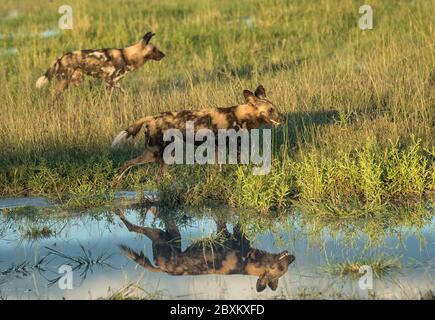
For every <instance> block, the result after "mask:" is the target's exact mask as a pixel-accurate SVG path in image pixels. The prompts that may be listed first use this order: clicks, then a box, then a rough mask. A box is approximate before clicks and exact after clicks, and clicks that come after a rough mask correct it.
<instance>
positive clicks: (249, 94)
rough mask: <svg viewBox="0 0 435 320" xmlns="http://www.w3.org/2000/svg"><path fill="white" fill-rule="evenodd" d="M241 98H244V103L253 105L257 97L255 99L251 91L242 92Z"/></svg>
mask: <svg viewBox="0 0 435 320" xmlns="http://www.w3.org/2000/svg"><path fill="white" fill-rule="evenodd" d="M243 96H244V97H245V101H246V103H248V104H252V105H255V102H256V101H257V97H255V95H254V94H253V93H252V92H251V91H249V90H243Z"/></svg>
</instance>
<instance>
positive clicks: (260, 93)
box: [254, 84, 266, 99]
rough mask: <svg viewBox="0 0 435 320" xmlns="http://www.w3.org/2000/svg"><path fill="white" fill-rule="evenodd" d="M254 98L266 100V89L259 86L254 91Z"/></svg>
mask: <svg viewBox="0 0 435 320" xmlns="http://www.w3.org/2000/svg"><path fill="white" fill-rule="evenodd" d="M254 94H255V96H256V97H257V98H260V99H263V98H266V89H264V87H263V86H262V85H261V84H260V85H259V86H258V87H257V89H255V93H254Z"/></svg>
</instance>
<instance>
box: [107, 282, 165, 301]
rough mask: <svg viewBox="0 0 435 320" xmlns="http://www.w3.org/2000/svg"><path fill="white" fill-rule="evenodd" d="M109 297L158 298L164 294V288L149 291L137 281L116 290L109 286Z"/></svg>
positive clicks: (120, 298) (118, 298) (124, 298)
mask: <svg viewBox="0 0 435 320" xmlns="http://www.w3.org/2000/svg"><path fill="white" fill-rule="evenodd" d="M108 291H109V293H108V297H106V298H103V299H105V300H158V299H162V298H163V296H164V290H155V291H154V292H151V291H148V290H146V289H144V288H142V287H141V286H139V285H138V284H136V283H130V284H127V285H125V286H124V287H122V288H120V289H117V290H114V289H112V288H109V290H108Z"/></svg>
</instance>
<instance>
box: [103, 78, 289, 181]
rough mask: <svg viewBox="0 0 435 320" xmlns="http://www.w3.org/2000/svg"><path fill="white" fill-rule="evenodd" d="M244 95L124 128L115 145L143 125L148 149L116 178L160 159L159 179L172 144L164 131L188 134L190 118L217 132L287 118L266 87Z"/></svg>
mask: <svg viewBox="0 0 435 320" xmlns="http://www.w3.org/2000/svg"><path fill="white" fill-rule="evenodd" d="M243 95H244V97H245V100H246V103H245V104H241V105H238V106H233V107H227V108H210V109H202V110H196V111H190V110H184V111H179V112H163V113H160V114H157V115H154V116H146V117H143V118H141V119H139V120H137V121H136V122H134V123H133V124H132V125H130V126H129V127H128V128H127V129H125V130H122V131H121V132H120V133H119V134H118V135H117V136H116V137H115V139H114V140H113V142H112V148H117V147H119V146H120V145H122V144H124V143H125V142H126V141H127V140H130V139H131V138H134V137H135V136H136V135H137V134H138V132H139V131H140V129H141V128H142V127H143V126H144V127H145V138H146V143H145V151H144V152H143V154H142V155H141V156H139V157H137V158H134V159H131V160H128V161H126V162H125V163H124V164H123V166H122V167H121V168H120V170H119V172H118V175H117V176H116V177H115V181H119V180H120V179H121V178H122V176H123V175H124V173H125V172H127V171H128V170H129V169H130V168H131V167H133V166H136V165H140V164H145V163H150V162H158V163H160V166H161V167H160V174H159V175H158V176H157V179H158V181H159V180H160V176H161V174H162V173H163V170H164V169H165V168H166V164H165V163H164V161H163V151H164V149H165V147H166V146H167V145H168V144H169V142H166V141H164V140H163V134H164V132H165V130H168V129H179V130H181V131H182V132H183V131H184V132H183V135H184V138H185V130H186V122H187V121H191V122H193V124H194V130H195V132H196V131H198V130H200V129H204V128H207V129H211V130H213V132H215V133H216V132H217V130H218V129H235V130H237V129H240V128H244V129H248V130H250V129H254V128H259V127H260V126H262V125H265V124H273V125H279V124H281V123H282V122H283V120H284V116H283V115H282V114H281V113H280V112H279V111H278V110H277V109H276V108H275V106H274V105H273V103H272V102H271V101H270V100H269V99H268V98H267V96H266V91H265V89H264V87H263V86H262V85H259V86H258V87H257V89H256V90H255V92H254V93H252V92H251V91H249V90H244V91H243Z"/></svg>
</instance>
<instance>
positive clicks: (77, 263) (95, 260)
mask: <svg viewBox="0 0 435 320" xmlns="http://www.w3.org/2000/svg"><path fill="white" fill-rule="evenodd" d="M80 248H81V250H82V254H81V255H77V256H72V255H67V254H66V253H62V252H60V251H58V250H56V249H53V248H49V247H46V249H47V250H48V251H49V253H48V254H47V255H46V257H48V256H50V255H54V256H55V257H59V258H62V259H64V260H66V262H65V263H68V264H69V265H71V267H72V270H73V271H75V270H81V272H80V277H81V278H82V282H83V281H84V280H85V279H86V277H87V275H88V273H89V272H91V273H92V272H93V268H94V267H95V266H99V267H102V268H114V267H113V266H112V265H111V264H109V262H108V260H109V259H110V258H111V256H112V255H111V254H108V253H107V252H103V253H101V254H100V255H98V256H96V257H94V256H93V255H92V252H91V251H90V250H86V249H85V247H84V246H83V245H81V244H80ZM61 277H62V276H59V277H57V278H54V279H52V280H49V285H53V284H55V283H57V282H58V280H59V279H60V278H61Z"/></svg>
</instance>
